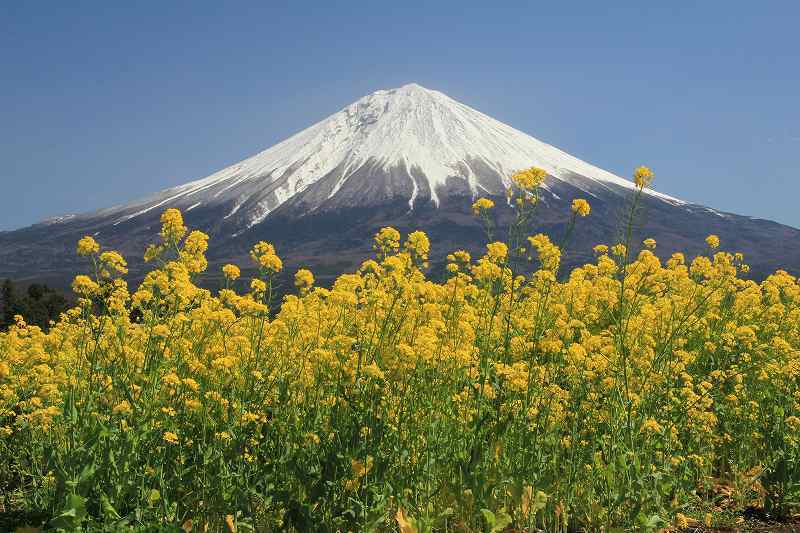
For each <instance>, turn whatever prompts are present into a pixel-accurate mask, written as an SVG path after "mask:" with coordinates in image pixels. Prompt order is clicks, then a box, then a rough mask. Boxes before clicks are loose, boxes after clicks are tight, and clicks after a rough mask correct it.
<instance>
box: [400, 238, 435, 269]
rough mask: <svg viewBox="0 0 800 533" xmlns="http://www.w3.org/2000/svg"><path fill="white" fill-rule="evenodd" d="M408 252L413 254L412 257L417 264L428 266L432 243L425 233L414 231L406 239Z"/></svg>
mask: <svg viewBox="0 0 800 533" xmlns="http://www.w3.org/2000/svg"><path fill="white" fill-rule="evenodd" d="M405 247H406V251H407V252H408V253H409V254H411V257H412V258H413V259H414V260H415V261H416V262H417V264H421V265H426V264H427V261H428V254H429V253H430V251H431V243H430V241H429V240H428V236H427V235H426V234H425V232H422V231H414V232H411V233H409V235H408V238H406V246H405Z"/></svg>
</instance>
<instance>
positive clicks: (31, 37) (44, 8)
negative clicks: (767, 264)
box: [0, 0, 800, 229]
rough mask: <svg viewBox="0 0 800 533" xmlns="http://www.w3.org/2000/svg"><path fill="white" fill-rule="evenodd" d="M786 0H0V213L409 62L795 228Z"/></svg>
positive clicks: (240, 138) (522, 120)
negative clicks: (261, 0) (513, 0)
mask: <svg viewBox="0 0 800 533" xmlns="http://www.w3.org/2000/svg"><path fill="white" fill-rule="evenodd" d="M798 21H800V2H798V1H797V0H787V1H780V0H764V1H762V2H753V1H750V0H748V1H742V0H724V1H716V0H704V1H697V2H690V1H675V2H642V1H641V0H637V1H630V2H628V1H609V2H597V1H595V0H591V1H584V2H577V1H559V2H552V1H549V2H533V1H527V2H518V3H517V2H486V1H481V2H476V3H474V4H473V3H470V2H467V1H465V0H460V1H457V2H449V1H438V2H432V1H430V2H419V3H417V2H412V1H405V2H391V3H389V2H375V1H374V0H373V1H370V2H356V1H347V2H300V1H298V2H286V3H284V2H281V3H278V2H253V3H246V2H220V1H213V2H210V1H209V2H205V1H200V0H198V1H193V2H177V1H174V2H162V1H159V2H145V1H140V2H107V1H102V2H61V1H53V2H43V1H42V2H39V1H37V2H2V3H0V229H12V228H15V227H20V226H23V225H27V224H30V223H33V222H35V221H38V220H41V219H42V218H45V217H48V216H53V215H58V214H66V213H73V212H84V211H89V210H93V209H97V208H100V207H107V206H110V205H113V204H116V203H122V202H125V201H128V200H132V199H135V198H138V197H141V196H143V195H146V194H148V193H151V192H155V191H157V190H160V189H163V188H166V187H168V186H173V185H177V184H180V183H183V182H186V181H189V180H192V179H196V178H200V177H204V176H206V175H208V174H210V173H212V172H214V171H216V170H219V169H220V168H222V167H224V166H227V165H229V164H231V163H234V162H236V161H239V160H241V159H243V158H245V157H247V156H250V155H252V154H254V153H256V152H259V151H261V150H263V149H265V148H267V147H269V146H271V145H273V144H274V143H276V142H278V141H281V140H283V139H284V138H286V137H288V136H289V135H291V134H293V133H295V132H297V131H299V130H301V129H303V128H305V127H306V126H309V125H311V124H312V123H314V122H317V121H318V120H320V119H322V118H324V117H325V116H327V115H329V114H331V113H334V112H336V111H338V110H339V109H341V108H342V107H344V106H345V105H347V104H349V103H351V102H352V101H354V100H356V99H357V98H359V97H361V96H363V95H365V94H368V93H370V92H373V91H375V90H377V89H387V88H393V87H397V86H400V85H403V84H405V83H409V82H417V83H419V84H421V85H423V86H426V87H428V88H431V89H438V90H441V91H443V92H445V93H447V94H448V95H450V96H451V97H453V98H455V99H457V100H460V101H462V102H464V103H466V104H467V105H470V106H472V107H474V108H476V109H478V110H480V111H482V112H484V113H486V114H488V115H491V116H493V117H494V118H496V119H498V120H501V121H503V122H506V123H508V124H510V125H512V126H514V127H516V128H518V129H520V130H522V131H525V132H527V133H529V134H531V135H533V136H535V137H537V138H539V139H541V140H543V141H545V142H549V143H551V144H553V145H555V146H558V147H559V148H561V149H563V150H566V151H567V152H570V153H572V154H573V155H575V156H577V157H580V158H582V159H584V160H586V161H588V162H591V163H593V164H595V165H597V166H600V167H603V168H606V169H608V170H610V171H612V172H615V173H617V174H620V175H623V176H627V175H629V174H630V171H631V170H632V169H633V168H634V167H636V166H637V165H640V164H647V165H649V166H651V167H652V168H653V169H654V170H655V172H656V176H657V179H656V183H655V187H656V188H657V189H659V190H661V191H663V192H666V193H668V194H670V195H673V196H677V197H680V198H683V199H685V200H689V201H693V202H697V203H702V204H706V205H710V206H713V207H715V208H718V209H721V210H726V211H733V212H737V213H741V214H746V215H752V216H758V217H763V218H770V219H774V220H777V221H780V222H783V223H787V224H790V225H793V226H796V227H800V210H798V208H797V207H796V206H797V200H798V196H800V179H798V178H799V177H800V102H798V96H800V40H798V38H797V32H798V27H797V24H798Z"/></svg>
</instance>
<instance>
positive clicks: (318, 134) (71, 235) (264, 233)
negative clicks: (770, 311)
mask: <svg viewBox="0 0 800 533" xmlns="http://www.w3.org/2000/svg"><path fill="white" fill-rule="evenodd" d="M530 166H538V167H541V168H543V169H544V170H546V171H547V173H548V177H547V179H546V181H545V183H544V184H543V185H542V194H541V197H542V205H543V208H544V209H542V210H541V212H542V217H543V222H542V227H547V228H549V229H550V230H552V231H557V230H558V228H559V227H560V225H563V224H565V223H566V220H565V218H566V217H567V216H568V214H569V204H570V202H571V201H572V200H573V199H574V198H576V197H584V198H586V199H588V200H589V201H590V203H591V204H592V208H593V214H592V216H591V217H590V220H588V221H587V222H585V223H583V224H582V225H584V226H586V228H585V229H584V230H581V231H583V233H584V234H585V235H584V234H581V233H580V232H578V241H579V242H578V243H577V244H579V245H580V246H584V247H588V248H589V249H590V248H591V246H592V245H594V244H597V243H598V242H610V241H612V240H613V239H614V231H616V230H615V229H614V224H615V223H616V222H615V218H616V211H618V209H619V206H621V205H623V204H624V202H625V201H626V198H627V197H628V196H629V195H630V194H631V193H633V192H634V191H635V186H634V184H633V182H631V181H629V180H626V179H623V178H620V177H619V176H616V175H614V174H612V173H610V172H607V171H605V170H603V169H600V168H599V167H596V166H594V165H591V164H590V163H586V162H585V161H582V160H580V159H578V158H576V157H574V156H571V155H570V154H568V153H566V152H564V151H562V150H560V149H558V148H556V147H553V146H551V145H549V144H547V143H545V142H543V141H540V140H538V139H536V138H534V137H532V136H530V135H528V134H526V133H523V132H521V131H519V130H517V129H515V128H513V127H511V126H508V125H506V124H503V123H502V122H499V121H497V120H495V119H493V118H491V117H489V116H487V115H485V114H483V113H481V112H480V111H477V110H475V109H472V108H470V107H469V106H466V105H464V104H462V103H460V102H457V101H456V100H453V99H452V98H450V97H448V96H447V95H445V94H443V93H441V92H438V91H433V90H429V89H426V88H424V87H421V86H420V85H417V84H408V85H404V86H402V87H399V88H397V89H390V90H380V91H376V92H373V93H371V94H369V95H367V96H364V97H362V98H360V99H358V100H356V101H355V102H353V103H352V104H350V105H348V106H345V107H344V108H343V109H341V110H340V111H338V112H336V113H333V114H332V115H330V116H328V117H326V118H324V119H323V120H321V121H319V122H317V123H315V124H313V125H311V126H309V127H308V128H306V129H304V130H301V131H300V132H298V133H296V134H294V135H292V136H290V137H288V138H287V139H285V140H284V141H282V142H280V143H278V144H276V145H274V146H272V147H270V148H267V149H266V150H263V151H261V152H259V153H257V154H255V155H254V156H251V157H249V158H246V159H244V160H242V161H240V162H238V163H234V164H233V165H229V166H227V167H225V168H224V169H222V170H220V171H218V172H216V173H213V174H211V175H209V176H207V177H205V178H201V179H199V180H194V181H190V182H188V183H185V184H183V185H179V186H176V187H171V188H167V189H164V190H162V191H159V192H156V193H154V194H152V195H150V196H148V197H145V198H143V199H139V200H135V201H132V202H129V203H124V204H120V205H116V206H113V207H110V208H105V209H100V210H97V211H94V212H91V213H84V214H78V215H64V216H60V217H52V218H50V219H47V220H45V221H42V222H41V223H38V224H35V225H33V226H29V227H27V228H22V229H19V230H15V231H10V232H5V233H0V275H15V276H21V275H24V276H36V275H38V274H41V273H42V272H51V273H63V274H64V275H66V274H68V273H72V271H73V270H69V271H68V269H74V268H75V266H76V265H77V263H75V262H74V261H73V260H72V259H71V256H72V255H74V254H72V251H73V248H74V243H75V241H76V240H77V239H78V238H80V237H81V236H83V235H84V234H89V235H93V236H95V237H96V238H97V239H98V240H100V241H101V242H103V243H104V244H106V245H107V246H110V247H114V248H120V249H122V250H123V251H124V252H125V253H127V254H129V256H130V254H134V255H133V256H132V257H133V259H132V271H134V272H135V271H136V270H137V268H140V267H141V265H139V264H137V262H138V259H135V257H136V256H140V255H141V253H142V250H143V249H144V246H145V245H146V244H147V242H149V241H152V239H153V237H154V235H155V234H156V233H157V227H158V217H159V215H160V213H161V212H162V211H163V210H164V209H166V208H167V207H176V208H179V209H181V210H182V211H183V212H184V215H185V217H186V219H187V221H188V222H189V223H190V224H191V225H192V226H194V227H197V228H199V229H201V230H203V231H206V232H207V233H209V234H210V235H211V237H212V250H213V249H214V247H215V246H217V247H218V249H219V253H218V256H217V257H216V259H218V260H219V261H223V260H230V259H235V258H240V257H242V258H243V257H246V249H247V247H248V245H249V244H250V243H251V241H253V240H254V239H262V238H263V239H266V240H270V241H281V242H283V243H285V244H286V246H287V247H288V248H289V251H288V260H289V263H291V262H292V260H293V256H294V257H295V258H296V259H297V260H298V261H300V260H303V261H305V262H306V263H308V264H311V263H313V262H314V257H315V256H323V255H325V254H330V255H333V256H342V257H344V256H346V257H351V258H352V260H351V264H353V265H355V264H356V263H357V261H356V259H355V258H356V252H355V251H356V250H357V251H358V253H360V254H362V255H363V253H364V251H365V247H364V246H363V245H356V243H355V240H356V235H360V236H361V238H362V239H363V242H365V243H368V241H369V237H370V235H371V233H370V232H372V231H373V230H374V229H375V226H376V224H378V222H379V221H380V224H384V225H389V224H396V225H400V226H403V227H407V228H409V229H410V228H415V229H416V226H420V227H422V228H423V229H425V227H426V226H427V227H428V229H430V230H431V231H433V233H434V234H435V235H436V234H438V231H439V229H440V225H442V224H444V225H446V226H447V227H449V228H451V232H453V233H455V234H458V235H459V238H458V239H448V238H447V236H446V235H441V236H440V238H434V239H433V244H434V246H435V247H436V246H437V245H439V244H441V245H444V246H457V247H464V248H473V249H477V248H479V246H476V243H480V242H481V238H482V237H481V233H480V231H479V229H478V226H479V225H478V224H477V222H476V221H474V220H473V219H471V218H470V217H469V204H470V203H471V200H472V199H474V198H476V197H477V196H490V197H494V198H495V199H496V200H497V204H498V208H497V211H498V216H499V218H500V222H499V225H500V226H502V225H503V222H502V219H503V215H502V211H503V209H504V206H503V203H504V196H503V195H504V192H505V189H506V188H507V187H508V186H510V181H509V180H510V176H511V174H512V173H513V172H514V171H516V170H520V169H522V168H527V167H530ZM643 198H644V203H645V204H646V205H647V206H648V207H649V211H650V212H651V214H653V218H652V219H651V220H650V221H648V222H647V224H645V225H644V226H643V227H642V228H641V232H642V233H643V234H646V235H643V236H647V237H655V238H656V239H657V240H658V241H659V242H660V243H663V245H664V246H663V248H662V246H659V248H662V249H666V250H669V249H670V247H672V248H675V249H676V250H678V251H690V250H696V249H697V246H700V245H702V241H703V239H704V237H705V236H706V234H708V233H719V234H720V236H721V237H723V243H729V244H730V245H731V246H736V247H737V248H742V249H743V251H745V252H747V253H748V254H752V255H753V256H754V259H755V260H756V262H759V261H760V263H759V264H756V265H755V266H756V269H755V270H756V271H759V272H768V271H769V270H770V269H774V268H777V267H779V266H786V268H789V269H791V270H793V271H797V269H798V267H800V252H794V251H792V250H800V246H798V244H800V231H798V230H796V229H794V228H790V227H788V226H783V225H780V224H777V223H773V222H771V221H763V220H761V221H760V220H758V219H752V218H749V217H742V216H740V215H735V214H733V213H725V212H721V211H717V210H715V209H712V208H710V207H705V206H701V205H698V204H692V203H689V202H685V201H683V200H679V199H677V198H674V197H671V196H669V195H666V194H663V193H660V192H657V191H653V190H650V189H646V190H645V194H644V195H643ZM301 219H307V220H305V221H304V222H303V223H302V224H299V222H298V221H300V220H301ZM323 220H324V221H325V222H320V221H323ZM300 226H302V227H306V226H308V227H312V228H314V230H313V231H309V232H308V234H303V235H302V236H300V235H299V234H298V228H299V227H300ZM462 229H463V230H464V231H462ZM467 229H469V231H467ZM315 233H316V234H315ZM343 235H348V236H349V237H348V238H347V239H344V238H342V236H343ZM582 235H583V236H582ZM744 236H747V239H745V238H744ZM320 239H321V240H320ZM592 240H594V241H595V242H592ZM437 241H438V242H437ZM694 242H697V243H698V245H697V246H695V245H694V244H693V243H694ZM326 243H327V244H329V245H330V247H331V250H329V251H327V252H326V251H325V250H324V249H323V245H324V244H326ZM304 250H305V251H304ZM366 250H367V252H368V246H367V248H366ZM448 251H450V250H442V252H444V253H447V252H448ZM737 251H738V249H737ZM586 257H587V256H582V257H581V259H585V258H586ZM781 257H783V258H784V259H785V263H786V264H785V265H783V264H782V263H781V262H780V261H779V259H780V258H781ZM312 266H313V265H312Z"/></svg>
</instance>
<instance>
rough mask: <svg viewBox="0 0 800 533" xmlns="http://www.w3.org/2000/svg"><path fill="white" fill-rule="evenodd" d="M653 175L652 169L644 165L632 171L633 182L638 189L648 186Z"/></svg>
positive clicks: (651, 181)
mask: <svg viewBox="0 0 800 533" xmlns="http://www.w3.org/2000/svg"><path fill="white" fill-rule="evenodd" d="M654 177H655V174H653V171H652V170H650V169H649V168H647V167H645V166H642V167H639V168H637V169H636V170H635V171H634V172H633V182H634V183H635V184H636V186H637V187H639V188H640V189H644V188H645V187H649V186H650V184H651V183H653V178H654Z"/></svg>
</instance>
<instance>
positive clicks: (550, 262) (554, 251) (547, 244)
mask: <svg viewBox="0 0 800 533" xmlns="http://www.w3.org/2000/svg"><path fill="white" fill-rule="evenodd" d="M528 242H529V243H530V244H531V246H532V247H533V248H535V249H536V252H537V254H538V256H539V263H541V265H542V269H544V270H547V271H550V272H555V271H556V270H558V267H559V265H560V264H561V249H560V248H559V247H558V246H556V245H555V244H553V243H552V242H551V241H550V238H549V237H548V236H547V235H545V234H544V233H539V234H537V235H534V236H533V237H528Z"/></svg>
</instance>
